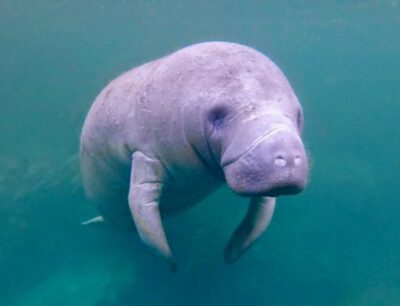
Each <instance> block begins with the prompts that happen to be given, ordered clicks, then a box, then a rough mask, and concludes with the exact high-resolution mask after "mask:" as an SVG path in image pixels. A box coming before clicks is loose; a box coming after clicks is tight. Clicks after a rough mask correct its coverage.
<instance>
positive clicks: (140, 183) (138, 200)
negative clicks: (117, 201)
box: [128, 152, 176, 271]
mask: <svg viewBox="0 0 400 306" xmlns="http://www.w3.org/2000/svg"><path fill="white" fill-rule="evenodd" d="M164 177H165V168H164V166H163V165H162V164H161V162H160V161H158V160H156V159H154V158H150V157H148V156H146V155H144V154H143V153H141V152H135V153H134V154H133V155H132V171H131V181H130V188H129V198H128V200H129V207H130V210H131V212H132V216H133V220H134V221H135V224H136V228H137V231H138V233H139V236H140V238H141V239H142V240H143V242H145V243H146V244H147V245H149V246H150V247H152V248H154V249H155V250H156V251H157V252H158V253H160V254H161V255H162V256H164V257H165V258H166V259H167V260H168V262H169V264H170V266H171V268H172V270H174V271H175V270H176V266H175V262H174V259H173V256H172V253H171V250H170V248H169V245H168V242H167V238H166V236H165V232H164V228H163V225H162V222H161V215H160V210H159V199H160V196H161V191H162V187H163V181H164Z"/></svg>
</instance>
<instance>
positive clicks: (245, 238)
mask: <svg viewBox="0 0 400 306" xmlns="http://www.w3.org/2000/svg"><path fill="white" fill-rule="evenodd" d="M274 210H275V198H269V197H255V198H252V199H251V201H250V204H249V208H248V210H247V214H246V216H245V217H244V219H243V221H242V223H240V225H239V226H238V228H237V229H236V230H235V232H234V233H233V235H232V238H231V240H230V241H229V243H228V245H227V246H226V249H225V254H224V257H225V262H227V263H231V262H234V261H235V260H237V259H238V258H239V257H240V256H241V255H242V254H243V253H244V252H245V251H247V250H248V248H249V247H250V246H251V245H252V244H253V243H254V242H255V241H256V240H257V239H258V238H259V237H260V236H261V234H262V233H263V232H264V231H265V230H266V228H267V227H268V225H269V223H270V222H271V219H272V215H273V214H274Z"/></svg>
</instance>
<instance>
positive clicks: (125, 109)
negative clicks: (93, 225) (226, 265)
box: [80, 42, 308, 268]
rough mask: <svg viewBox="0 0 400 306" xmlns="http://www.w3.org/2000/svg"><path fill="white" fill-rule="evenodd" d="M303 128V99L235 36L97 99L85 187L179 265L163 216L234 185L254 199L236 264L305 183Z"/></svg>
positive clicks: (231, 254)
mask: <svg viewBox="0 0 400 306" xmlns="http://www.w3.org/2000/svg"><path fill="white" fill-rule="evenodd" d="M302 124H303V114H302V109H301V106H300V104H299V101H298V99H297V98H296V96H295V94H294V93H293V90H292V88H291V87H290V85H289V83H288V81H287V80H286V78H285V76H284V75H283V73H282V72H281V71H280V70H279V68H278V67H277V66H276V65H275V64H274V63H273V62H272V61H271V60H269V59H268V58H267V57H266V56H265V55H263V54H261V53H259V52H258V51H256V50H254V49H252V48H249V47H246V46H243V45H239V44H235V43H227V42H206V43H200V44H195V45H192V46H188V47H186V48H183V49H181V50H178V51H176V52H174V53H172V54H170V55H168V56H166V57H163V58H161V59H158V60H155V61H152V62H149V63H146V64H144V65H142V66H139V67H137V68H134V69H132V70H130V71H128V72H126V73H124V74H122V75H121V76H119V77H118V78H117V79H115V80H114V81H112V82H111V83H110V84H109V85H108V86H107V87H106V88H105V89H104V90H103V91H102V92H101V93H100V95H99V96H98V97H97V99H96V101H95V102H94V103H93V105H92V107H91V109H90V111H89V113H88V115H87V117H86V120H85V123H84V126H83V130H82V135H81V144H80V161H81V169H82V176H83V183H84V187H85V192H86V195H87V197H88V198H89V199H90V200H91V202H93V203H94V204H95V206H96V207H97V208H98V209H99V211H100V213H101V214H102V217H103V218H104V219H105V220H108V221H109V222H112V223H119V224H128V225H129V224H132V217H133V221H134V224H135V225H136V229H137V231H138V233H139V236H140V238H141V239H142V240H143V241H144V242H145V243H146V244H148V245H149V246H151V247H152V248H154V249H155V250H156V251H158V252H159V253H160V254H161V255H163V256H164V257H165V258H166V259H167V260H168V261H169V263H170V264H171V267H172V268H174V267H175V262H174V259H173V256H172V253H171V250H170V247H169V245H168V242H167V238H166V234H165V232H164V229H163V225H162V219H163V217H164V216H168V215H172V214H176V213H178V212H181V211H184V210H186V209H188V208H189V207H191V206H193V205H194V204H196V203H198V202H199V201H201V200H202V199H203V198H204V197H206V196H207V195H209V194H210V193H211V192H213V191H214V190H216V189H217V188H218V187H220V186H221V185H223V184H227V185H228V186H229V188H230V189H232V190H233V191H234V192H235V193H237V194H239V195H242V196H245V197H249V198H250V201H249V202H250V203H249V208H248V212H247V214H246V216H245V217H244V219H243V221H242V223H241V224H240V225H239V227H238V228H237V229H236V231H235V232H234V234H233V236H232V238H231V240H230V241H229V243H228V245H227V247H226V250H225V261H226V262H232V261H234V260H236V259H237V258H239V257H240V255H241V254H243V252H245V250H246V249H248V248H249V247H250V246H251V244H252V243H253V242H254V241H255V240H256V239H257V238H258V237H259V236H260V235H261V234H262V233H263V231H264V230H265V229H266V227H267V226H268V224H269V222H270V220H271V217H272V214H273V211H274V207H275V197H277V196H281V195H289V194H297V193H299V192H301V191H302V190H303V189H304V187H305V185H306V182H307V176H308V162H307V157H306V153H305V149H304V146H303V143H302V140H301V137H300V134H301V129H302ZM129 211H130V213H129ZM132 226H133V224H132Z"/></svg>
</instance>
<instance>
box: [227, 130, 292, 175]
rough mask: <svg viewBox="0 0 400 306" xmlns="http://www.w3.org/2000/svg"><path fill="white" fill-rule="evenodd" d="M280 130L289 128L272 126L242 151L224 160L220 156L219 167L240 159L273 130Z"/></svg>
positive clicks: (271, 133) (272, 132)
mask: <svg viewBox="0 0 400 306" xmlns="http://www.w3.org/2000/svg"><path fill="white" fill-rule="evenodd" d="M281 130H289V128H288V127H286V126H277V127H274V128H273V129H271V130H269V131H268V132H267V133H266V134H264V135H262V136H260V137H258V138H256V140H255V141H254V142H253V143H252V144H251V145H250V146H249V147H248V148H247V149H246V150H245V151H244V152H241V153H239V154H237V155H235V156H232V157H230V158H227V159H226V160H224V158H223V157H222V161H221V167H222V168H225V167H227V166H229V165H231V164H233V163H234V162H236V161H237V160H238V159H240V158H241V157H242V156H244V155H246V154H247V153H248V152H250V151H252V150H253V149H254V148H255V147H256V146H257V145H258V144H259V143H261V142H262V141H264V140H265V139H267V138H268V137H270V136H271V135H273V134H275V132H277V131H281Z"/></svg>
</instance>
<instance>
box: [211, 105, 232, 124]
mask: <svg viewBox="0 0 400 306" xmlns="http://www.w3.org/2000/svg"><path fill="white" fill-rule="evenodd" d="M228 112H229V111H228V108H227V107H225V106H218V107H215V108H214V109H212V110H211V111H210V113H209V116H208V117H209V118H208V119H209V121H210V122H211V123H212V124H213V125H214V127H216V128H219V127H221V126H222V125H223V123H224V120H225V118H226V116H227V115H228Z"/></svg>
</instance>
